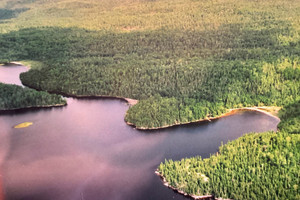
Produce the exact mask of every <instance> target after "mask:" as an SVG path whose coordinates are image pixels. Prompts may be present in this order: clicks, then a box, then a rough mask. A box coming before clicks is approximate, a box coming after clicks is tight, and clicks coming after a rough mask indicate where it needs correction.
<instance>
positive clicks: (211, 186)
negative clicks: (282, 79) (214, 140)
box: [158, 132, 300, 200]
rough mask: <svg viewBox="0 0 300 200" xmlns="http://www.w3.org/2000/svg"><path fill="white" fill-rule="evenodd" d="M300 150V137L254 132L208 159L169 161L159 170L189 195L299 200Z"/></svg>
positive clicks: (173, 184) (196, 158) (222, 148)
mask: <svg viewBox="0 0 300 200" xmlns="http://www.w3.org/2000/svg"><path fill="white" fill-rule="evenodd" d="M299 148H300V135H289V134H287V133H274V132H266V133H259V134H258V133H252V134H247V135H245V136H243V137H241V138H239V139H237V140H235V141H232V142H229V143H228V144H226V145H224V146H221V147H220V149H219V153H218V154H215V155H212V156H211V157H210V158H208V159H201V157H194V158H185V159H182V160H181V161H172V160H166V161H165V163H162V164H160V166H159V168H158V170H159V172H160V173H161V174H162V175H163V176H164V177H165V178H166V180H167V182H168V183H170V184H171V185H172V186H173V187H175V188H177V189H179V190H183V191H185V192H187V193H189V194H195V195H206V194H213V195H214V196H215V197H222V198H230V199H237V200H238V199H291V200H292V199H299V192H300V190H299V180H300V174H299V162H300V153H299ZM203 175H204V176H203ZM204 177H207V178H208V179H206V180H208V181H206V180H205V178H204Z"/></svg>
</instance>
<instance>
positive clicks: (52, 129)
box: [0, 98, 278, 200]
mask: <svg viewBox="0 0 300 200" xmlns="http://www.w3.org/2000/svg"><path fill="white" fill-rule="evenodd" d="M127 109H128V106H127V105H126V103H124V102H123V101H120V100H105V99H104V100H96V99H91V100H87V99H81V100H78V99H73V98H69V99H68V106H66V107H63V108H53V109H39V110H34V111H33V112H30V111H21V112H12V113H10V114H8V113H6V114H2V115H0V164H1V171H0V174H1V175H2V179H3V186H4V193H5V198H6V199H8V200H17V199H18V200H19V199H22V200H35V199H38V200H40V199H43V200H48V199H49V200H50V199H51V200H82V199H85V200H99V199H100V200H102V199H103V200H107V199H112V200H118V199H122V200H124V199H130V200H140V199H149V200H150V199H151V200H155V199H157V200H160V199H185V197H184V196H182V195H179V194H177V193H174V192H173V191H172V190H170V189H168V188H166V187H165V186H163V184H162V183H161V180H160V178H159V177H157V176H156V175H155V174H154V171H155V169H156V168H157V166H158V165H159V164H160V162H162V161H164V159H165V158H167V159H169V158H173V159H181V158H183V157H190V156H194V155H200V156H202V157H208V156H209V155H210V154H212V153H215V152H216V151H217V149H218V146H220V144H221V142H222V141H224V142H227V141H228V140H233V139H235V138H237V137H239V136H241V135H242V134H243V133H247V132H252V131H265V130H276V125H277V123H278V121H277V120H276V119H273V118H271V117H269V116H267V115H263V114H259V113H255V112H246V113H238V114H236V115H233V116H229V117H226V118H223V119H219V120H217V121H215V122H212V123H202V124H197V125H190V126H182V127H176V128H169V129H164V130H156V131H150V132H149V131H146V132H145V131H138V130H135V129H133V128H132V127H130V126H127V125H126V124H125V123H124V115H125V112H126V110H127ZM24 121H31V122H33V125H32V126H30V127H27V128H24V129H14V128H13V126H14V125H16V124H18V123H21V122H24ZM0 177H1V176H0ZM0 199H1V197H0Z"/></svg>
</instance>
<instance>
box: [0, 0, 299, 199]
mask: <svg viewBox="0 0 300 200" xmlns="http://www.w3.org/2000/svg"><path fill="white" fill-rule="evenodd" d="M0 8H1V9H0V52H1V54H0V63H9V62H10V61H22V60H30V61H34V62H35V63H37V65H36V66H35V67H34V68H32V69H31V70H30V71H28V72H26V73H23V74H21V76H20V78H21V80H22V83H23V84H24V85H26V86H29V87H31V88H34V89H37V90H39V91H40V90H41V91H49V92H53V93H60V94H68V95H74V96H113V97H126V98H131V99H136V100H139V101H138V103H137V104H136V105H134V106H131V107H130V108H129V110H128V112H127V114H126V116H125V121H126V122H127V123H129V124H133V125H134V126H136V127H138V128H145V129H153V128H160V127H167V126H172V125H175V124H183V123H189V122H192V121H198V120H201V119H209V118H214V117H218V116H220V115H222V114H224V113H226V112H227V111H228V110H229V109H234V108H243V107H260V106H278V107H283V110H282V114H281V116H280V118H281V123H280V124H279V129H280V131H279V132H277V133H274V132H267V133H260V134H257V133H252V134H249V135H246V136H243V137H241V138H239V139H237V140H235V141H232V142H230V143H228V144H227V145H223V146H221V147H220V150H219V153H218V154H216V155H213V156H212V157H211V158H209V159H204V160H202V159H201V158H200V157H197V158H189V159H183V160H182V161H166V162H165V163H163V164H161V165H160V167H159V169H158V171H159V173H160V174H161V175H162V176H163V177H164V178H165V179H166V181H167V182H168V183H169V184H170V185H171V186H172V187H173V188H177V189H178V190H182V191H183V192H184V193H189V194H195V195H205V194H212V195H214V196H215V197H222V198H234V199H276V198H278V199H299V193H300V192H299V180H300V179H299V171H300V170H299V167H298V166H299V162H300V161H299V149H300V146H299V142H300V139H299V135H298V133H299V127H300V126H299V100H300V97H299V92H300V91H299V89H300V20H299V19H300V2H299V1H298V0H288V1H282V0H265V1H248V0H239V1H238V0H226V1H225V0H213V1H201V0H156V1H151V0H124V1H118V0H102V1H98V0H85V1H83V0H76V1H75V0H74V1H73V0H69V1H65V0H56V3H52V2H51V1H44V0H3V1H1V2H0ZM10 90H12V89H10ZM22 98H23V97H22ZM22 98H21V99H22Z"/></svg>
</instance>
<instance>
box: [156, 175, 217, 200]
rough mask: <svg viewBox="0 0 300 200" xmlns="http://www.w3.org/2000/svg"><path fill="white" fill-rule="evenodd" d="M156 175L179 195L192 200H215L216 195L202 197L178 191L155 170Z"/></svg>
mask: <svg viewBox="0 0 300 200" xmlns="http://www.w3.org/2000/svg"><path fill="white" fill-rule="evenodd" d="M155 174H156V175H157V176H159V177H160V178H161V179H162V182H163V185H164V186H167V187H168V188H170V189H172V190H173V191H175V192H177V193H179V194H182V195H184V196H187V197H190V198H193V199H206V200H212V199H215V197H214V195H211V194H209V195H202V196H197V195H194V194H188V193H186V192H184V191H182V190H178V189H177V188H175V187H173V186H171V185H170V184H169V183H168V182H167V180H166V179H165V177H164V176H163V175H161V174H160V173H159V171H158V169H156V170H155Z"/></svg>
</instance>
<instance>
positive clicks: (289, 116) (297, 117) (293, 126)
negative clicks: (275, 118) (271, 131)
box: [278, 100, 300, 134]
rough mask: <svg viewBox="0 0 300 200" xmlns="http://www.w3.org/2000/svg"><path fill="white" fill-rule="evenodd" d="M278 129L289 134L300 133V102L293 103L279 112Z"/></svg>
mask: <svg viewBox="0 0 300 200" xmlns="http://www.w3.org/2000/svg"><path fill="white" fill-rule="evenodd" d="M279 116H280V120H281V121H280V123H279V124H278V129H279V130H281V131H285V132H288V133H297V134H299V133H300V100H298V101H296V102H293V103H291V104H289V105H287V106H285V107H284V108H283V109H281V110H280V112H279Z"/></svg>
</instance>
